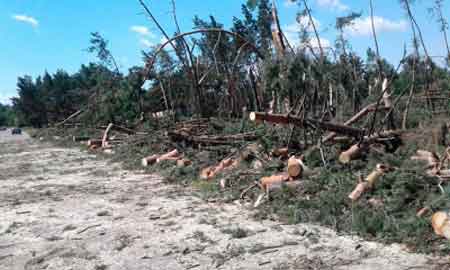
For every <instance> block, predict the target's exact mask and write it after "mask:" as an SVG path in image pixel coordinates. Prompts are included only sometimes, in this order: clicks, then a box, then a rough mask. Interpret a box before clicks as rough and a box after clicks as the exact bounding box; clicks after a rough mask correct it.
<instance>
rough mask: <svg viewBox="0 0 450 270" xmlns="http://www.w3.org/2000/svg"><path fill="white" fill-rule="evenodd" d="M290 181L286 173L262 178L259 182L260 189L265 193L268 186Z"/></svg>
mask: <svg viewBox="0 0 450 270" xmlns="http://www.w3.org/2000/svg"><path fill="white" fill-rule="evenodd" d="M289 180H290V176H289V174H288V173H281V174H276V175H272V176H267V177H263V178H261V180H260V184H261V188H262V189H263V191H264V192H267V190H268V188H269V186H271V185H275V184H281V183H284V182H287V181H289Z"/></svg>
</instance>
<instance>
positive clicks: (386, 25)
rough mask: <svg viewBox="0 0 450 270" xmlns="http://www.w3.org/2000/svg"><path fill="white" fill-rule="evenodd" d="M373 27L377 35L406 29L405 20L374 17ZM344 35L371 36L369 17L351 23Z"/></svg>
mask: <svg viewBox="0 0 450 270" xmlns="http://www.w3.org/2000/svg"><path fill="white" fill-rule="evenodd" d="M373 21H374V25H375V30H376V32H377V33H382V32H403V31H406V30H407V28H408V23H407V22H406V21H405V20H400V21H391V20H389V19H386V18H383V17H379V16H374V20H373ZM345 31H346V33H347V34H349V35H352V36H368V35H372V22H371V19H370V17H366V18H358V19H356V20H354V21H353V24H352V25H349V26H347V27H346V29H345Z"/></svg>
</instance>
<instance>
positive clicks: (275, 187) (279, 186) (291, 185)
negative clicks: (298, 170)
mask: <svg viewBox="0 0 450 270" xmlns="http://www.w3.org/2000/svg"><path fill="white" fill-rule="evenodd" d="M301 185H302V182H301V181H283V182H275V183H273V184H270V185H268V186H267V188H266V193H267V195H268V196H269V197H270V194H271V193H274V192H277V191H281V190H283V189H285V188H287V189H289V190H295V189H297V188H298V187H300V186H301Z"/></svg>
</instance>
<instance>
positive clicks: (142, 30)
mask: <svg viewBox="0 0 450 270" xmlns="http://www.w3.org/2000/svg"><path fill="white" fill-rule="evenodd" d="M130 31H132V32H135V33H137V34H139V35H141V36H146V37H152V38H153V37H155V34H153V33H152V32H151V31H150V30H149V29H148V28H147V27H145V26H142V25H133V26H131V27H130Z"/></svg>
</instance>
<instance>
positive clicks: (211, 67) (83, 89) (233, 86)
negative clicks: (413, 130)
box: [0, 0, 450, 127]
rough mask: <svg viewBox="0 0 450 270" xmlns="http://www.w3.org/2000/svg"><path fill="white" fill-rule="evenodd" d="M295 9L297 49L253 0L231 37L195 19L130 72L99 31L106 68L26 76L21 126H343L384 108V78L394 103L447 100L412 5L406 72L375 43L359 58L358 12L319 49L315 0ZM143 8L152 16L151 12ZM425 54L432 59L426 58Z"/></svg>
mask: <svg viewBox="0 0 450 270" xmlns="http://www.w3.org/2000/svg"><path fill="white" fill-rule="evenodd" d="M297 2H298V5H299V7H298V8H299V12H298V21H299V22H300V21H305V20H304V19H305V18H309V20H307V21H308V23H307V24H306V25H305V24H300V26H299V27H300V28H299V30H298V37H299V40H300V42H301V43H300V44H297V46H294V44H289V40H287V39H286V37H285V36H284V34H283V33H279V34H280V35H279V36H276V35H275V34H276V26H277V13H276V7H275V6H274V5H273V3H271V2H270V1H269V0H249V1H247V3H246V4H244V5H242V12H241V14H240V16H236V17H233V19H232V22H233V24H232V27H231V29H230V30H226V31H225V29H224V25H223V24H222V23H220V22H219V21H218V20H217V19H216V18H215V17H214V16H210V17H209V18H200V17H198V16H195V17H194V18H193V32H192V34H189V33H187V34H186V33H182V32H181V31H180V30H179V29H178V30H177V32H175V33H173V35H172V36H168V35H167V34H166V35H167V40H168V41H167V42H164V43H163V44H160V46H156V47H154V48H151V49H149V50H146V51H143V52H142V57H143V60H144V62H145V63H146V65H145V66H144V67H133V68H130V69H129V70H128V71H127V72H125V73H122V72H120V71H119V68H118V66H117V62H116V61H115V59H114V56H113V52H111V51H110V50H109V48H108V41H107V40H106V39H105V38H103V37H102V36H101V35H100V34H99V33H93V34H92V35H91V44H90V47H89V48H88V51H89V52H91V53H94V54H95V55H96V56H97V57H98V62H96V63H90V64H87V65H82V66H81V67H80V69H79V70H78V71H77V72H76V73H74V74H69V73H68V72H66V71H64V70H58V71H57V72H56V73H54V74H49V73H47V72H45V73H44V74H43V75H42V76H39V77H37V78H35V79H33V78H31V77H30V76H23V77H19V78H18V82H17V91H18V97H17V98H13V100H12V103H13V105H12V108H13V111H14V113H15V116H14V118H15V121H16V124H18V125H27V126H35V127H45V126H49V125H51V124H54V123H58V122H61V121H63V120H64V119H66V118H67V117H68V116H70V115H71V114H73V113H75V112H77V111H80V110H83V113H82V114H81V116H80V119H79V121H81V122H82V123H85V124H100V123H101V124H105V123H111V122H112V123H120V124H123V125H126V126H133V125H137V124H139V123H142V122H145V121H152V115H153V114H154V113H156V112H161V111H165V112H170V113H171V115H172V117H175V118H177V117H185V116H194V115H198V116H202V117H210V116H218V117H241V116H242V114H244V113H245V111H250V110H255V111H268V110H270V111H272V112H279V113H287V112H290V111H292V110H293V109H294V108H296V107H298V106H299V105H298V104H300V103H302V104H303V106H305V108H306V109H307V110H306V111H308V113H309V114H311V116H313V117H324V115H329V117H332V118H335V119H337V120H342V119H345V117H346V115H349V114H350V115H351V114H353V113H355V112H357V111H358V110H359V109H360V108H361V107H362V106H364V105H365V104H367V102H369V101H373V100H376V98H377V97H378V96H379V95H380V93H381V91H382V89H381V85H382V81H383V79H386V78H389V81H390V84H389V86H390V87H389V88H390V92H391V93H392V95H394V96H395V97H399V98H400V97H404V98H405V99H407V98H408V96H409V95H412V96H418V95H421V94H426V93H428V92H429V91H432V90H439V91H441V92H442V93H443V94H444V95H445V94H449V89H450V73H449V69H448V66H442V65H438V64H436V63H435V62H434V61H433V59H432V58H431V57H429V55H428V52H427V51H426V47H425V46H426V45H425V43H426V42H425V41H423V40H422V42H420V38H419V34H418V33H420V32H419V31H417V30H420V27H419V25H417V23H416V24H414V22H415V21H414V20H413V19H414V17H413V8H412V6H411V5H410V2H409V1H407V0H405V1H401V2H402V7H403V8H404V9H405V14H406V15H407V16H408V17H409V18H411V19H412V22H413V23H412V25H413V26H412V27H413V28H412V30H413V31H412V32H413V33H415V34H414V36H413V41H412V42H413V44H414V48H415V49H414V50H413V51H410V52H409V51H406V49H405V53H404V56H403V58H402V60H401V63H400V65H399V66H394V65H392V64H391V63H389V62H388V61H387V60H386V59H383V58H382V56H380V55H379V52H378V51H379V50H378V49H377V47H376V46H375V48H373V49H372V48H371V47H372V46H369V45H368V50H367V54H366V55H365V56H360V55H357V54H356V53H355V52H354V51H353V50H352V47H351V44H350V43H349V41H348V40H347V39H346V36H345V35H344V29H345V27H347V26H349V25H351V24H352V23H353V22H354V20H355V19H357V18H359V17H360V16H361V14H360V13H355V12H350V13H349V14H348V15H346V16H342V17H338V18H336V25H335V27H336V30H337V33H338V34H337V36H336V40H335V45H334V46H333V47H332V48H325V47H323V46H321V44H320V37H319V36H318V32H317V30H316V28H315V25H314V20H313V19H312V16H311V14H312V12H313V11H312V10H311V8H310V7H309V6H308V1H297ZM172 3H173V7H174V8H173V15H174V16H173V17H174V22H175V23H176V25H178V23H177V21H176V13H175V3H174V1H172ZM142 4H143V2H142ZM442 5H443V3H442V1H435V5H434V6H433V8H434V9H433V10H434V14H437V21H438V22H439V23H440V24H439V25H440V29H441V30H442V31H443V33H446V30H447V24H446V20H445V18H444V16H443V13H442V12H441V11H442ZM143 7H144V8H147V9H145V10H146V12H149V13H150V14H151V11H150V10H149V9H148V7H147V6H145V4H143ZM151 15H152V14H151ZM155 22H157V21H155ZM274 29H275V30H274ZM161 30H162V31H164V29H162V27H161ZM208 30H209V31H208ZM213 30H214V31H213ZM221 30H223V31H221ZM163 33H164V32H163ZM416 33H417V34H416ZM375 37H376V36H375ZM314 40H317V41H318V42H317V43H318V45H317V46H315V47H313V46H312V45H311V44H313V42H312V41H314ZM420 49H422V51H423V52H424V53H419V51H420ZM449 55H450V54H449ZM447 57H448V56H447ZM424 104H425V105H426V107H427V108H428V109H429V110H432V107H433V106H434V105H435V103H433V101H432V100H429V101H428V102H427V103H424ZM404 106H405V105H404ZM4 111H7V113H4ZM10 111H11V110H10V109H9V108H8V107H5V106H2V107H0V125H1V121H2V115H8V117H9V118H8V117H6V118H7V119H10V118H11V112H10ZM3 118H5V117H4V116H3ZM3 121H5V120H3ZM7 121H9V123H10V122H11V120H7Z"/></svg>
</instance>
